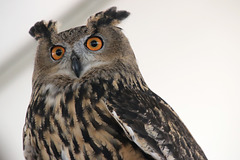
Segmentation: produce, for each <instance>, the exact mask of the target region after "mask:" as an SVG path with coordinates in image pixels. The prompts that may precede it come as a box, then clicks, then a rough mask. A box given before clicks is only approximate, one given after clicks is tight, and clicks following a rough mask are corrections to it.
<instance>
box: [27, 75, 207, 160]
mask: <svg viewBox="0 0 240 160" xmlns="http://www.w3.org/2000/svg"><path fill="white" fill-rule="evenodd" d="M122 73H123V74H121V72H116V73H115V74H114V76H106V75H105V78H103V77H101V78H100V77H97V76H95V78H92V79H91V80H89V78H86V80H83V81H81V82H79V83H78V82H74V83H72V84H69V85H67V86H65V87H64V88H56V87H54V86H53V85H50V84H49V85H40V84H39V85H38V87H37V88H36V89H35V92H33V95H32V100H31V103H30V105H29V108H28V112H27V117H26V124H25V127H24V151H25V157H26V158H27V159H31V158H34V159H98V158H100V157H101V158H102V159H206V157H205V155H204V153H203V152H202V150H201V148H200V147H199V146H198V144H197V143H196V142H195V140H194V139H193V137H192V136H191V134H190V133H189V131H188V130H187V128H186V127H185V126H184V124H183V123H182V122H181V120H180V119H179V118H178V116H177V115H176V113H175V112H174V111H173V110H172V109H171V108H170V107H169V106H168V105H167V104H166V103H165V102H164V101H163V100H162V99H161V98H160V97H158V96H157V95H156V94H154V93H153V92H152V91H151V90H149V89H148V87H147V86H146V84H145V83H144V81H143V79H142V78H141V76H139V75H137V74H131V75H134V76H127V75H124V72H122ZM103 74H104V73H103ZM100 75H101V74H100ZM91 76H92V75H91ZM87 79H88V80H87ZM53 157H54V158H53ZM101 158H100V159H101Z"/></svg>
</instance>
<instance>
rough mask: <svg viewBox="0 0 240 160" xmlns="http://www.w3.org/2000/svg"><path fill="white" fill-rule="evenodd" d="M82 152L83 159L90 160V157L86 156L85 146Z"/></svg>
mask: <svg viewBox="0 0 240 160" xmlns="http://www.w3.org/2000/svg"><path fill="white" fill-rule="evenodd" d="M83 153H84V159H85V160H90V158H89V157H88V154H87V151H86V149H85V147H84V148H83Z"/></svg>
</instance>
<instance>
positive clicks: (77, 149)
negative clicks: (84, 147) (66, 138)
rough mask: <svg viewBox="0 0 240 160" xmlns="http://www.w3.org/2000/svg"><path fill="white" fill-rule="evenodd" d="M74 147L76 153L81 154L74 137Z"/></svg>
mask: <svg viewBox="0 0 240 160" xmlns="http://www.w3.org/2000/svg"><path fill="white" fill-rule="evenodd" d="M73 145H74V152H75V153H76V154H78V153H80V150H79V149H80V147H79V145H78V142H77V140H76V138H75V137H73Z"/></svg>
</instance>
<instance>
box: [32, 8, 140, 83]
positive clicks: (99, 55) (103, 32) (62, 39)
mask: <svg viewBox="0 0 240 160" xmlns="http://www.w3.org/2000/svg"><path fill="white" fill-rule="evenodd" d="M128 15H129V12H127V11H116V7H112V8H110V9H108V10H106V11H105V12H99V13H97V14H95V15H94V16H91V17H90V18H89V19H88V22H87V25H86V26H80V27H76V28H72V29H69V30H66V31H63V32H60V33H58V31H57V28H56V22H53V21H49V22H44V21H41V22H37V23H36V24H35V25H34V26H33V27H32V28H31V29H30V31H29V33H30V34H31V35H32V36H33V37H34V38H35V39H36V40H37V41H38V43H39V45H38V50H37V54H36V58H35V66H34V74H33V81H37V80H38V81H39V80H40V79H41V81H44V80H50V79H51V80H53V79H56V76H57V77H58V78H59V77H60V78H61V77H62V78H63V77H65V78H66V77H67V78H68V79H71V80H72V79H80V78H81V77H82V76H83V75H85V74H87V73H88V72H90V71H93V70H95V69H99V68H104V69H108V68H110V67H111V66H114V64H115V63H117V62H121V63H122V64H125V65H128V64H129V65H132V64H135V63H136V62H135V61H136V60H135V57H134V54H133V51H132V49H131V47H130V45H129V42H128V40H127V38H126V37H125V36H124V34H123V33H122V31H121V28H119V27H117V26H116V25H117V24H118V23H120V22H121V20H123V19H125V18H126V17H128Z"/></svg>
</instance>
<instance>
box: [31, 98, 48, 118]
mask: <svg viewBox="0 0 240 160" xmlns="http://www.w3.org/2000/svg"><path fill="white" fill-rule="evenodd" d="M33 106H34V107H33V112H34V113H35V114H37V115H39V116H41V117H43V116H45V110H44V109H45V99H44V98H43V97H38V98H37V99H36V101H34V103H33Z"/></svg>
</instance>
